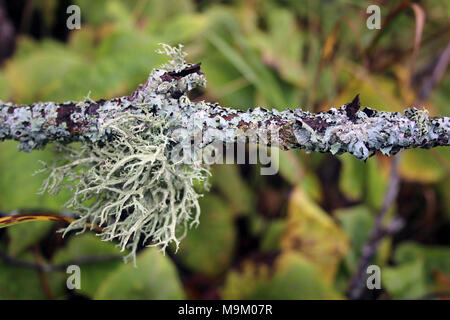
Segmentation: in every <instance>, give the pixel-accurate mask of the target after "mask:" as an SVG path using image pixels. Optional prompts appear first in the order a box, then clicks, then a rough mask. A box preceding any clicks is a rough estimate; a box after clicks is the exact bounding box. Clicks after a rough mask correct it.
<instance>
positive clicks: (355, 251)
mask: <svg viewBox="0 0 450 320" xmlns="http://www.w3.org/2000/svg"><path fill="white" fill-rule="evenodd" d="M334 216H335V217H336V219H337V220H338V221H339V223H340V225H341V226H342V229H343V230H344V231H345V233H346V234H347V235H348V237H349V238H350V244H351V250H350V251H349V252H348V254H347V255H346V256H345V264H346V267H347V268H348V270H349V271H350V273H351V272H353V271H354V270H355V269H356V266H357V263H358V260H359V258H360V256H361V251H362V248H363V246H364V244H365V243H366V241H367V239H368V238H369V235H370V230H371V229H372V226H373V223H374V219H373V216H372V214H371V212H370V210H369V209H368V208H367V207H365V206H355V207H351V208H345V209H339V210H336V211H335V212H334Z"/></svg>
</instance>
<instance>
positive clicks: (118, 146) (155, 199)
mask: <svg viewBox="0 0 450 320" xmlns="http://www.w3.org/2000/svg"><path fill="white" fill-rule="evenodd" d="M101 127H102V129H104V130H108V131H109V133H110V136H111V137H113V140H112V141H111V142H109V141H107V142H105V143H104V144H103V145H102V146H101V147H99V146H97V144H93V143H85V144H83V145H82V146H81V149H79V150H77V149H74V148H69V147H67V146H63V145H59V146H58V147H59V148H60V149H62V150H61V151H63V152H62V153H61V154H62V155H64V156H65V159H63V160H62V161H61V162H60V163H59V164H58V165H56V166H53V167H46V168H45V169H43V170H44V171H49V176H48V178H47V179H46V180H45V181H44V184H43V186H42V190H41V191H42V192H44V191H48V192H50V193H57V192H59V191H60V190H61V189H62V188H65V187H68V188H69V189H70V190H71V191H72V198H71V199H70V201H69V202H68V203H67V206H68V207H69V208H71V209H72V210H73V211H74V212H76V213H77V215H78V218H77V220H75V221H74V222H72V223H71V224H70V225H69V226H68V227H67V228H66V229H65V230H64V233H67V232H69V231H71V230H81V232H83V231H84V230H85V229H86V228H87V226H88V224H89V225H91V226H94V225H95V226H100V227H102V228H103V232H102V233H101V234H100V236H101V238H102V239H103V240H106V241H111V240H116V241H118V242H119V243H120V246H121V248H122V250H125V249H126V248H128V249H130V253H129V254H128V255H127V256H126V257H125V259H126V260H128V259H130V258H132V259H134V258H135V253H136V249H137V248H138V244H140V243H141V244H149V245H150V246H159V247H160V248H161V250H163V251H164V250H165V249H166V247H167V246H168V245H169V243H171V242H173V243H175V245H176V248H178V245H179V242H180V240H181V239H182V238H183V237H184V236H185V234H186V231H187V229H188V228H189V227H192V226H195V225H197V224H198V223H199V215H200V207H199V204H198V198H199V197H200V195H199V193H198V192H197V191H196V190H195V188H194V183H195V182H196V181H197V182H199V183H200V185H203V187H204V188H206V187H207V185H206V183H207V179H206V178H207V175H208V173H209V171H208V168H207V167H205V166H200V165H191V166H187V165H185V164H182V163H174V162H173V161H171V159H170V151H171V149H172V148H173V145H174V142H173V141H172V140H171V139H170V138H169V136H168V134H167V131H168V129H169V127H168V124H167V122H166V121H165V120H163V119H161V118H160V117H158V116H155V115H153V114H152V113H150V112H141V113H132V112H125V113H122V114H121V115H119V116H117V117H115V118H114V119H111V120H110V121H108V122H106V123H103V124H102V126H101ZM67 180H68V181H67ZM67 182H69V183H67Z"/></svg>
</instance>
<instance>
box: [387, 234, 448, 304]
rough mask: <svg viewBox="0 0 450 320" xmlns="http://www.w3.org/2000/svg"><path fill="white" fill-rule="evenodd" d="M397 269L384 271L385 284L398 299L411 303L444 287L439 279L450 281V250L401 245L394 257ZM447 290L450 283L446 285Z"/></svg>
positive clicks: (412, 244) (410, 243)
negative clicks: (438, 275) (449, 278)
mask: <svg viewBox="0 0 450 320" xmlns="http://www.w3.org/2000/svg"><path fill="white" fill-rule="evenodd" d="M394 262H395V263H396V266H394V267H388V268H384V269H383V271H382V281H383V284H384V286H385V287H386V288H387V290H388V292H389V293H390V294H391V295H392V296H393V297H394V298H396V299H412V298H420V297H421V296H423V295H425V294H427V293H429V292H432V291H435V290H437V289H439V288H440V287H441V285H440V284H439V283H437V278H436V275H437V274H439V273H441V274H443V275H444V276H445V277H447V278H448V277H450V249H448V248H446V247H438V246H424V245H419V244H416V243H412V242H407V243H402V244H401V245H400V246H398V247H397V249H396V250H395V253H394ZM443 287H444V288H443V289H442V288H441V290H444V291H446V290H448V287H449V286H448V283H447V284H445V283H444V286H443Z"/></svg>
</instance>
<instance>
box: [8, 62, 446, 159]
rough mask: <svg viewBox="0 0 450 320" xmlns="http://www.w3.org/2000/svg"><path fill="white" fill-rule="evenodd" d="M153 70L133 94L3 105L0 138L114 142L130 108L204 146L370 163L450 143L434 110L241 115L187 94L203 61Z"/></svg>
mask: <svg viewBox="0 0 450 320" xmlns="http://www.w3.org/2000/svg"><path fill="white" fill-rule="evenodd" d="M182 66H183V67H182V68H176V67H175V68H170V66H169V67H166V70H164V69H161V70H153V71H152V73H151V74H150V76H149V78H148V80H147V82H146V83H145V84H144V85H142V86H140V87H139V88H138V89H137V90H136V91H134V92H133V93H132V94H131V95H130V96H124V97H118V98H114V99H111V100H99V101H92V100H86V101H82V102H64V103H55V102H38V103H33V104H31V105H15V104H12V103H5V102H1V101H0V139H1V140H5V139H12V140H17V141H19V142H20V144H19V149H21V150H25V151H31V150H33V149H36V148H41V147H43V146H45V145H46V144H47V143H49V142H52V141H63V142H72V141H82V142H91V143H102V142H104V141H107V140H109V139H112V138H113V137H112V136H111V134H110V131H109V130H108V126H107V123H108V121H109V120H111V119H113V118H114V117H117V116H119V115H120V114H121V113H123V112H124V111H131V112H141V111H142V110H143V109H146V110H149V111H151V112H153V113H154V114H158V115H160V116H162V117H164V118H165V119H167V121H171V123H172V124H173V128H174V129H180V128H181V129H184V130H186V131H187V132H189V133H191V134H195V135H198V134H200V135H201V136H202V137H203V140H202V143H201V144H202V146H204V145H207V144H209V143H211V142H213V141H216V140H219V141H223V142H224V143H233V142H235V141H236V140H237V139H239V138H240V137H242V136H249V135H250V134H251V135H256V136H258V137H260V138H261V137H265V138H264V142H266V143H268V144H270V145H273V146H278V147H280V148H281V149H291V148H303V149H306V150H307V151H315V152H331V153H333V154H341V153H344V152H349V153H351V154H353V155H354V156H356V157H357V158H359V159H362V160H366V159H367V158H368V157H370V156H372V155H373V154H375V152H376V151H378V150H379V151H381V152H382V153H384V154H395V153H397V152H398V151H400V150H402V149H408V148H431V147H436V146H448V145H449V144H450V142H449V141H450V139H449V131H450V118H449V117H441V118H439V117H436V118H432V117H428V111H426V110H418V109H416V108H412V109H408V110H406V111H405V113H404V114H400V113H398V112H393V113H391V112H383V111H376V110H374V109H372V108H370V107H365V108H363V109H362V110H361V108H360V104H359V96H356V97H355V99H354V100H353V101H352V102H350V103H348V104H345V105H343V106H341V107H340V108H339V109H336V108H330V109H329V110H328V111H326V112H320V113H317V114H313V113H309V112H306V111H303V110H301V109H293V110H291V109H288V110H284V111H277V110H271V111H269V110H266V109H264V108H256V109H249V110H248V111H241V110H236V109H231V108H225V107H222V106H220V105H219V104H217V103H208V102H204V101H201V102H191V101H190V100H189V98H188V96H187V94H188V92H189V91H190V90H192V89H194V88H196V87H202V86H205V84H206V78H205V75H204V74H203V73H202V72H201V71H200V64H186V63H184V64H183V65H182ZM259 142H260V143H261V140H260V141H259Z"/></svg>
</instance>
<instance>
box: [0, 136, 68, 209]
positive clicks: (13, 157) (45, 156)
mask: <svg viewBox="0 0 450 320" xmlns="http://www.w3.org/2000/svg"><path fill="white" fill-rule="evenodd" d="M0 146H1V147H0V172H1V175H0V209H1V210H3V211H12V210H15V209H21V210H25V209H36V208H38V209H46V210H54V211H60V210H61V208H62V206H63V204H64V203H65V202H66V201H67V200H68V196H67V193H65V192H61V193H60V194H58V195H49V194H43V195H38V194H37V193H38V191H39V189H40V187H41V184H42V180H43V179H44V178H45V177H46V176H45V174H37V175H33V174H34V173H35V172H36V170H38V169H42V165H41V164H40V163H39V162H38V160H43V161H45V162H47V163H51V161H52V160H53V159H54V154H53V153H52V152H50V151H49V150H45V151H40V150H34V151H33V152H30V153H25V152H18V150H17V142H15V141H5V142H1V143H0Z"/></svg>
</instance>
